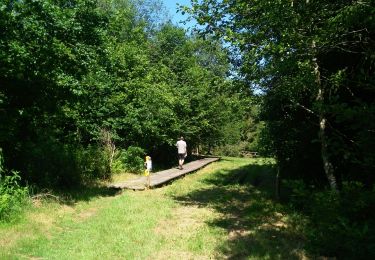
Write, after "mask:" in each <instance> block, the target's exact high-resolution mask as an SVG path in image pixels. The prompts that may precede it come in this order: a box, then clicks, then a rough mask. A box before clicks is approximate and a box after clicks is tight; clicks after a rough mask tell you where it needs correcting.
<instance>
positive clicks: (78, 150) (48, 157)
mask: <svg viewBox="0 0 375 260" xmlns="http://www.w3.org/2000/svg"><path fill="white" fill-rule="evenodd" d="M17 164H18V165H17V166H18V168H19V169H21V171H22V172H24V173H27V174H28V181H29V182H31V183H33V184H38V185H39V186H41V187H59V188H67V187H72V186H78V185H80V184H83V183H87V182H90V181H95V180H98V179H105V178H108V177H109V175H110V168H109V158H108V155H107V153H105V152H104V151H103V150H102V148H101V147H100V146H98V145H89V146H87V147H84V146H82V145H69V144H61V143H59V142H57V141H55V140H52V139H45V140H43V141H39V142H37V143H28V144H27V145H25V146H24V150H23V151H22V153H20V155H19V158H18V160H17Z"/></svg>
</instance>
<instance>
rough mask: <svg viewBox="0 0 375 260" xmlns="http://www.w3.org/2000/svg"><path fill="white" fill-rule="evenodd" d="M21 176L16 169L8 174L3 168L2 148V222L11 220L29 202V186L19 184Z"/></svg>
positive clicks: (0, 192)
mask: <svg viewBox="0 0 375 260" xmlns="http://www.w3.org/2000/svg"><path fill="white" fill-rule="evenodd" d="M20 180H21V177H20V176H19V175H18V173H17V172H16V171H11V172H10V174H7V172H6V171H5V169H4V168H3V158H2V152H1V149H0V222H4V221H10V220H12V219H14V218H16V217H17V216H19V213H20V212H21V211H22V209H23V208H24V206H25V205H26V204H27V202H28V194H29V191H28V188H27V187H22V186H21V185H20V184H19V181H20Z"/></svg>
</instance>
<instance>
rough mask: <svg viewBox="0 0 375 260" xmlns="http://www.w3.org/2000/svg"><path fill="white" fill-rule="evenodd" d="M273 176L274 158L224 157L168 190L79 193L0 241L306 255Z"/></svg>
mask: <svg viewBox="0 0 375 260" xmlns="http://www.w3.org/2000/svg"><path fill="white" fill-rule="evenodd" d="M273 174H274V167H273V161H272V160H263V159H246V158H223V159H222V160H221V161H219V162H215V163H212V164H210V165H208V166H206V167H205V168H203V169H201V170H199V171H197V172H195V173H192V174H188V175H186V176H185V177H183V178H181V179H178V180H175V181H173V182H171V183H170V184H168V185H165V186H163V187H161V188H156V189H152V190H147V191H138V192H134V191H123V192H122V193H113V192H111V191H109V190H108V189H106V188H105V187H92V188H90V189H87V190H82V191H75V192H71V193H70V195H64V196H62V197H61V200H47V201H42V202H41V204H40V205H38V206H35V207H34V208H33V209H32V210H30V211H29V212H28V214H27V217H26V218H25V219H24V220H23V221H22V222H21V223H19V224H18V225H15V226H11V227H8V228H7V229H4V228H3V229H1V228H0V235H2V237H7V236H8V235H9V234H14V235H13V237H12V236H10V239H11V242H5V240H1V239H0V245H1V247H2V249H3V250H2V252H0V258H9V257H15V258H44V259H99V258H100V259H102V258H103V259H108V258H114V259H181V258H184V257H185V258H186V259H223V258H231V257H232V258H236V259H242V258H249V259H259V258H260V259H285V258H287V259H298V258H296V257H297V255H298V254H300V255H301V252H303V251H302V250H301V247H302V242H298V241H301V239H300V233H299V231H298V229H296V228H295V225H294V224H293V222H291V221H290V215H289V213H288V212H287V211H286V210H284V208H283V207H282V206H281V205H279V204H277V203H276V202H275V201H274V200H273V199H272V194H271V193H272V191H273V186H272V184H273V182H272V181H270V180H271V179H272V176H273ZM21 230H24V232H23V233H22V232H21ZM7 241H8V240H7Z"/></svg>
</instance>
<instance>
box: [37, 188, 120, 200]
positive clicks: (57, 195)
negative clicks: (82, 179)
mask: <svg viewBox="0 0 375 260" xmlns="http://www.w3.org/2000/svg"><path fill="white" fill-rule="evenodd" d="M120 192H121V190H119V189H114V188H109V187H107V186H105V185H99V184H95V185H86V186H79V187H75V188H71V189H64V190H59V189H54V190H41V191H40V192H38V194H39V195H40V197H45V198H46V199H54V200H57V201H58V202H59V203H61V204H66V205H73V204H75V203H77V202H79V201H91V200H93V199H95V198H98V197H110V196H115V195H117V194H119V193H120Z"/></svg>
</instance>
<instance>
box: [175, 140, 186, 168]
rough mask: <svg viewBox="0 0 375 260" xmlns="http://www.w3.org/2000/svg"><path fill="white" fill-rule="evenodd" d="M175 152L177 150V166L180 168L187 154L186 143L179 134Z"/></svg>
mask: <svg viewBox="0 0 375 260" xmlns="http://www.w3.org/2000/svg"><path fill="white" fill-rule="evenodd" d="M176 146H177V152H178V168H179V169H180V170H182V169H183V168H182V165H183V164H184V161H185V158H186V156H187V150H186V148H187V145H186V142H185V141H184V138H183V137H182V136H181V137H180V139H179V140H178V141H177V143H176Z"/></svg>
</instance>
